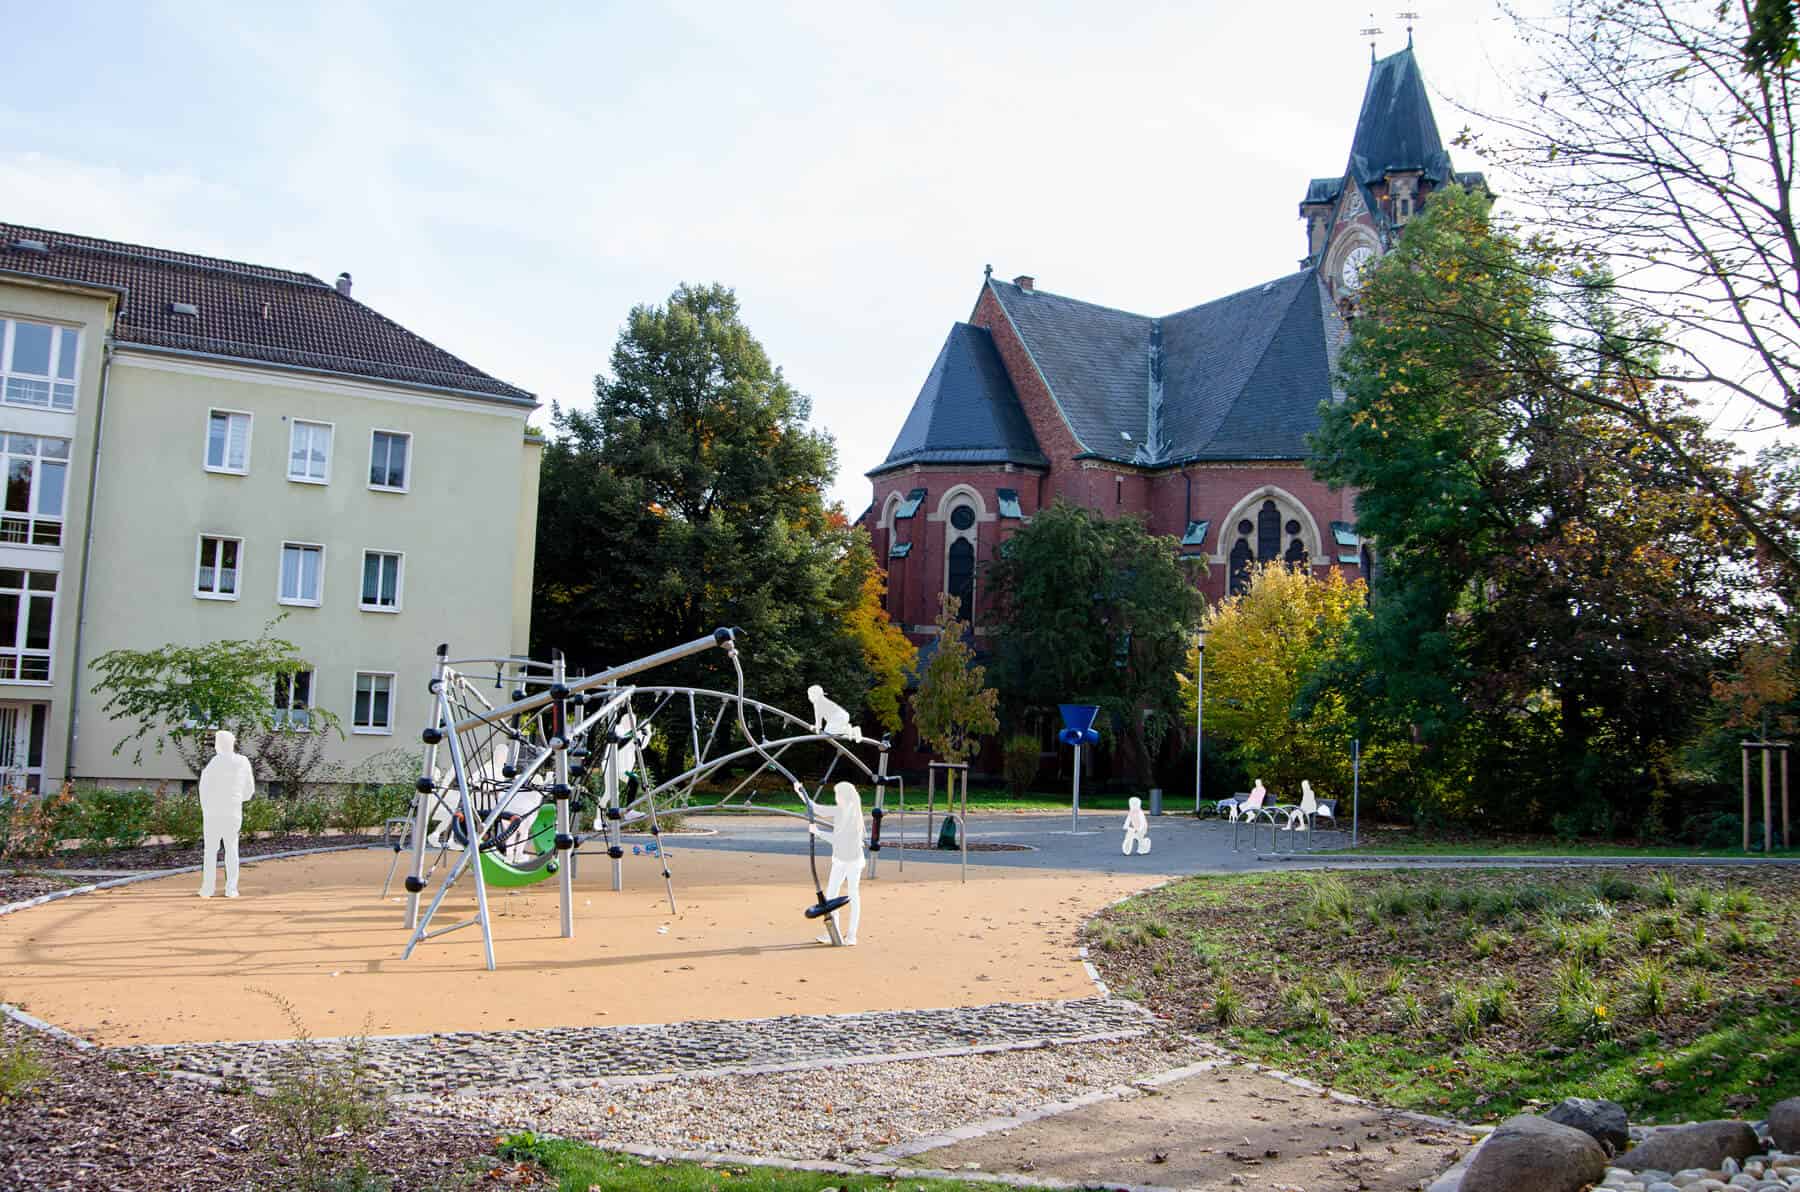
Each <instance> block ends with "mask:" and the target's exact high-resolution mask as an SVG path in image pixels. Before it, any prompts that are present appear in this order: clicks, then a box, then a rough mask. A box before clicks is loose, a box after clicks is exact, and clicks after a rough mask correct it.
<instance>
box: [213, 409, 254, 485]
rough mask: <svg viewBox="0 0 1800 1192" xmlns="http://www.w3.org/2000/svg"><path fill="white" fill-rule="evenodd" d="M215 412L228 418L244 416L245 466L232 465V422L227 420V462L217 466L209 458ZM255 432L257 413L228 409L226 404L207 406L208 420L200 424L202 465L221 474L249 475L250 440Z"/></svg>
mask: <svg viewBox="0 0 1800 1192" xmlns="http://www.w3.org/2000/svg"><path fill="white" fill-rule="evenodd" d="M214 414H224V415H225V416H226V417H227V418H242V419H243V420H244V466H243V467H241V468H234V467H231V466H230V460H231V423H230V422H227V423H226V424H225V460H226V462H225V463H223V464H220V465H218V466H217V467H215V466H213V463H212V461H211V460H210V459H208V458H207V450H208V449H209V448H210V447H211V446H212V420H213V415H214ZM255 434H256V415H254V414H252V413H251V412H250V411H249V410H233V409H228V408H227V407H225V406H209V407H207V410H206V421H205V422H204V423H202V424H201V426H200V466H201V467H202V468H205V469H206V470H207V471H208V472H216V473H218V474H219V475H221V476H248V475H249V474H250V441H251V437H252V436H253V435H255Z"/></svg>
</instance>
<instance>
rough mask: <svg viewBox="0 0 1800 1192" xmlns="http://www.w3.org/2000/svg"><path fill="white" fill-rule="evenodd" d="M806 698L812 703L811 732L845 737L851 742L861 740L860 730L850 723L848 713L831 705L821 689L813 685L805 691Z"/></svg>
mask: <svg viewBox="0 0 1800 1192" xmlns="http://www.w3.org/2000/svg"><path fill="white" fill-rule="evenodd" d="M806 698H807V699H810V700H811V701H812V706H813V732H815V733H824V734H825V735H827V736H831V737H846V738H848V739H849V740H852V741H860V740H862V739H863V735H862V730H861V729H860V728H857V727H856V726H855V725H854V724H851V723H850V713H848V712H846V711H844V709H843V708H841V707H839V706H838V705H837V704H834V703H832V702H831V700H830V699H829V698H827V697H826V695H825V689H824V688H823V687H820V686H819V685H818V684H817V683H814V684H813V685H812V686H811V687H808V688H807V689H806Z"/></svg>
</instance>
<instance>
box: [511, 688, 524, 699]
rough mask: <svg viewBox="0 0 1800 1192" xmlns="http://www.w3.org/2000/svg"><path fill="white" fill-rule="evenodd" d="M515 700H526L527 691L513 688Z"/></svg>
mask: <svg viewBox="0 0 1800 1192" xmlns="http://www.w3.org/2000/svg"><path fill="white" fill-rule="evenodd" d="M513 698H514V699H524V698H525V689H524V688H523V687H515V688H513Z"/></svg>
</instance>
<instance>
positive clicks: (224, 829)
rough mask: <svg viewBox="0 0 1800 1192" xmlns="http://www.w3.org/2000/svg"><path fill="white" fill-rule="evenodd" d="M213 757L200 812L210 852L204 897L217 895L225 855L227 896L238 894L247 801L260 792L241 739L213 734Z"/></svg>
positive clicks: (203, 874)
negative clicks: (240, 838) (240, 842)
mask: <svg viewBox="0 0 1800 1192" xmlns="http://www.w3.org/2000/svg"><path fill="white" fill-rule="evenodd" d="M213 749H214V753H213V759H212V760H211V761H210V762H207V763H206V768H205V769H203V770H201V771H200V815H201V821H202V825H203V827H204V832H205V837H206V851H205V852H204V853H202V854H201V855H200V864H201V869H200V897H202V898H211V897H212V896H213V880H214V874H215V873H216V868H215V858H216V857H217V856H218V854H219V853H220V852H221V851H223V852H224V854H225V897H227V898H236V897H237V896H238V832H239V831H240V830H241V829H242V828H243V826H244V804H245V803H248V802H249V801H250V797H251V796H252V795H254V794H255V793H256V775H255V773H254V772H253V771H252V770H251V769H250V759H249V758H247V757H245V756H244V755H243V754H241V753H239V752H238V751H237V738H236V737H235V736H233V735H232V734H231V733H228V732H225V731H223V730H221V731H220V732H218V733H216V734H214V736H213Z"/></svg>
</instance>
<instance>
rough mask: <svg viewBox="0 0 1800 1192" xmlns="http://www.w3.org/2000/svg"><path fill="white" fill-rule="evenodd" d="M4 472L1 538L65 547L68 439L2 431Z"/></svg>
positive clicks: (0, 461)
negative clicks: (64, 515) (64, 499)
mask: <svg viewBox="0 0 1800 1192" xmlns="http://www.w3.org/2000/svg"><path fill="white" fill-rule="evenodd" d="M0 475H4V476H5V478H6V510H5V513H4V514H0V542H6V543H12V544H16V545H23V546H61V545H62V526H63V497H64V495H65V494H66V492H67V490H68V486H69V440H67V439H59V438H56V437H54V436H52V435H14V434H6V435H0Z"/></svg>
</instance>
